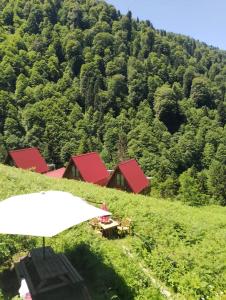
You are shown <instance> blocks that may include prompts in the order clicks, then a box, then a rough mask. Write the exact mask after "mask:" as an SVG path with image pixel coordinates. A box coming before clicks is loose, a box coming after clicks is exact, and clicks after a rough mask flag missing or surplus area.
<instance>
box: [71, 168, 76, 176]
mask: <svg viewBox="0 0 226 300" xmlns="http://www.w3.org/2000/svg"><path fill="white" fill-rule="evenodd" d="M71 175H72V176H73V177H76V170H75V166H71Z"/></svg>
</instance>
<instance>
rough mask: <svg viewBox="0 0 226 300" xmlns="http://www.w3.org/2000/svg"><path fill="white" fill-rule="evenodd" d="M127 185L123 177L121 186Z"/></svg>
mask: <svg viewBox="0 0 226 300" xmlns="http://www.w3.org/2000/svg"><path fill="white" fill-rule="evenodd" d="M124 185H125V179H124V176H122V175H121V186H124Z"/></svg>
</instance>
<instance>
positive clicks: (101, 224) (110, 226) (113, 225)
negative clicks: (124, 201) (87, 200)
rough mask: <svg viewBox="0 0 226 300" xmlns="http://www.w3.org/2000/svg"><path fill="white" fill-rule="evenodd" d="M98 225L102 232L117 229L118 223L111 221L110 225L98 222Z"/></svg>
mask: <svg viewBox="0 0 226 300" xmlns="http://www.w3.org/2000/svg"><path fill="white" fill-rule="evenodd" d="M99 224H100V226H101V228H102V229H103V230H107V229H111V228H114V227H117V226H118V225H119V222H117V221H114V220H111V222H110V223H101V222H100V223H99Z"/></svg>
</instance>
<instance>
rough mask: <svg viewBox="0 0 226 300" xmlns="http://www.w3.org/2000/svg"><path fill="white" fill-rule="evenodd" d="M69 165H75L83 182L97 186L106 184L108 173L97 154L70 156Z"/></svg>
mask: <svg viewBox="0 0 226 300" xmlns="http://www.w3.org/2000/svg"><path fill="white" fill-rule="evenodd" d="M70 163H74V164H75V166H76V167H77V169H78V170H79V172H80V175H81V177H82V178H83V180H84V181H87V182H90V183H95V184H99V185H105V184H106V182H107V179H108V177H109V173H108V171H107V168H106V166H105V164H104V163H103V161H102V159H101V158H100V156H99V154H98V153H96V152H91V153H86V154H81V155H77V156H72V157H71V161H70ZM69 165H70V164H69Z"/></svg>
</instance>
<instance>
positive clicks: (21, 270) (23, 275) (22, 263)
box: [16, 260, 36, 295]
mask: <svg viewBox="0 0 226 300" xmlns="http://www.w3.org/2000/svg"><path fill="white" fill-rule="evenodd" d="M16 267H17V268H18V273H19V274H20V276H21V278H24V279H25V280H26V282H27V285H28V288H29V291H30V292H31V294H32V295H35V294H36V289H35V287H34V285H33V283H32V280H31V277H30V275H29V273H28V271H27V268H26V264H25V261H23V260H22V261H20V262H19V263H18V265H17V266H16Z"/></svg>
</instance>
